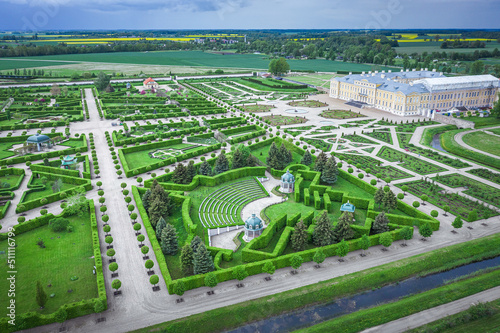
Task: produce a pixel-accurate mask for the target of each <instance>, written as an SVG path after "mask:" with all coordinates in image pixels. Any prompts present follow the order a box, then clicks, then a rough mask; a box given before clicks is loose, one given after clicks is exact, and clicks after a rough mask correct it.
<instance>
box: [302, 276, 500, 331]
mask: <svg viewBox="0 0 500 333" xmlns="http://www.w3.org/2000/svg"><path fill="white" fill-rule="evenodd" d="M498 284H500V270H498V269H497V270H495V271H493V272H490V273H485V274H482V275H480V276H477V277H473V278H470V279H466V280H463V281H459V282H455V283H452V284H449V285H445V286H442V287H438V288H435V289H432V290H429V291H426V292H423V293H420V294H416V295H414V296H409V297H407V298H403V299H402V300H400V301H397V302H393V303H389V304H384V305H381V306H377V307H374V308H370V309H367V310H361V311H357V312H355V313H352V314H348V315H345V316H342V317H339V318H336V319H332V320H329V321H325V322H323V323H321V324H318V325H314V326H312V327H308V328H305V329H302V330H300V331H298V332H308V333H312V332H334V331H335V332H343V333H348V332H353V333H354V332H359V331H362V330H364V329H367V328H370V327H374V326H377V325H381V324H385V323H388V322H390V321H393V320H396V319H399V318H403V317H406V316H409V315H411V314H414V313H417V312H420V311H423V310H427V309H430V308H433V307H436V306H439V305H442V304H446V303H449V302H453V301H456V300H458V299H461V298H464V297H467V296H470V295H473V294H476V293H478V292H481V291H484V290H487V289H490V288H493V287H496V286H497V285H498ZM475 331H476V332H482V331H481V330H475Z"/></svg>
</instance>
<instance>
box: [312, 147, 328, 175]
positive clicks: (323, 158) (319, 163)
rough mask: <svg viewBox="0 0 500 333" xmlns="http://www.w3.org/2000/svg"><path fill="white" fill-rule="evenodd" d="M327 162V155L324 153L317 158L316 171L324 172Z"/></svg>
mask: <svg viewBox="0 0 500 333" xmlns="http://www.w3.org/2000/svg"><path fill="white" fill-rule="evenodd" d="M326 162H327V159H326V154H325V153H324V152H323V151H322V152H321V153H320V154H319V155H318V157H317V158H316V163H314V171H319V172H322V171H323V169H324V167H325V165H326Z"/></svg>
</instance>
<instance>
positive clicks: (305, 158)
mask: <svg viewBox="0 0 500 333" xmlns="http://www.w3.org/2000/svg"><path fill="white" fill-rule="evenodd" d="M312 161H313V160H312V155H311V153H310V152H309V150H306V152H305V153H304V156H302V159H301V160H300V164H304V165H309V164H311V163H312Z"/></svg>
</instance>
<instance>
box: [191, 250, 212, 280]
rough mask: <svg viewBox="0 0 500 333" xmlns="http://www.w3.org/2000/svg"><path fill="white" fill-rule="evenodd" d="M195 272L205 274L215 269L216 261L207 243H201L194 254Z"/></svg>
mask: <svg viewBox="0 0 500 333" xmlns="http://www.w3.org/2000/svg"><path fill="white" fill-rule="evenodd" d="M193 264H194V265H193V266H194V274H205V273H208V272H211V271H213V270H214V261H213V259H212V256H211V255H210V252H208V251H207V248H206V247H205V244H200V246H199V247H198V250H197V251H196V252H195V253H194V254H193Z"/></svg>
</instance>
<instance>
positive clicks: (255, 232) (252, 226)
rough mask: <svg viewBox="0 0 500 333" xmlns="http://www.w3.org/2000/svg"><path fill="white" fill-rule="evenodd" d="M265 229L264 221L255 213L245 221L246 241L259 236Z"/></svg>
mask: <svg viewBox="0 0 500 333" xmlns="http://www.w3.org/2000/svg"><path fill="white" fill-rule="evenodd" d="M262 229H264V223H263V222H262V220H261V219H259V218H258V217H257V216H256V215H255V214H252V217H249V218H248V219H247V220H246V221H245V236H244V237H243V238H244V239H245V241H247V242H249V241H251V240H252V239H254V238H256V237H259V236H260V235H261V234H262Z"/></svg>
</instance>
